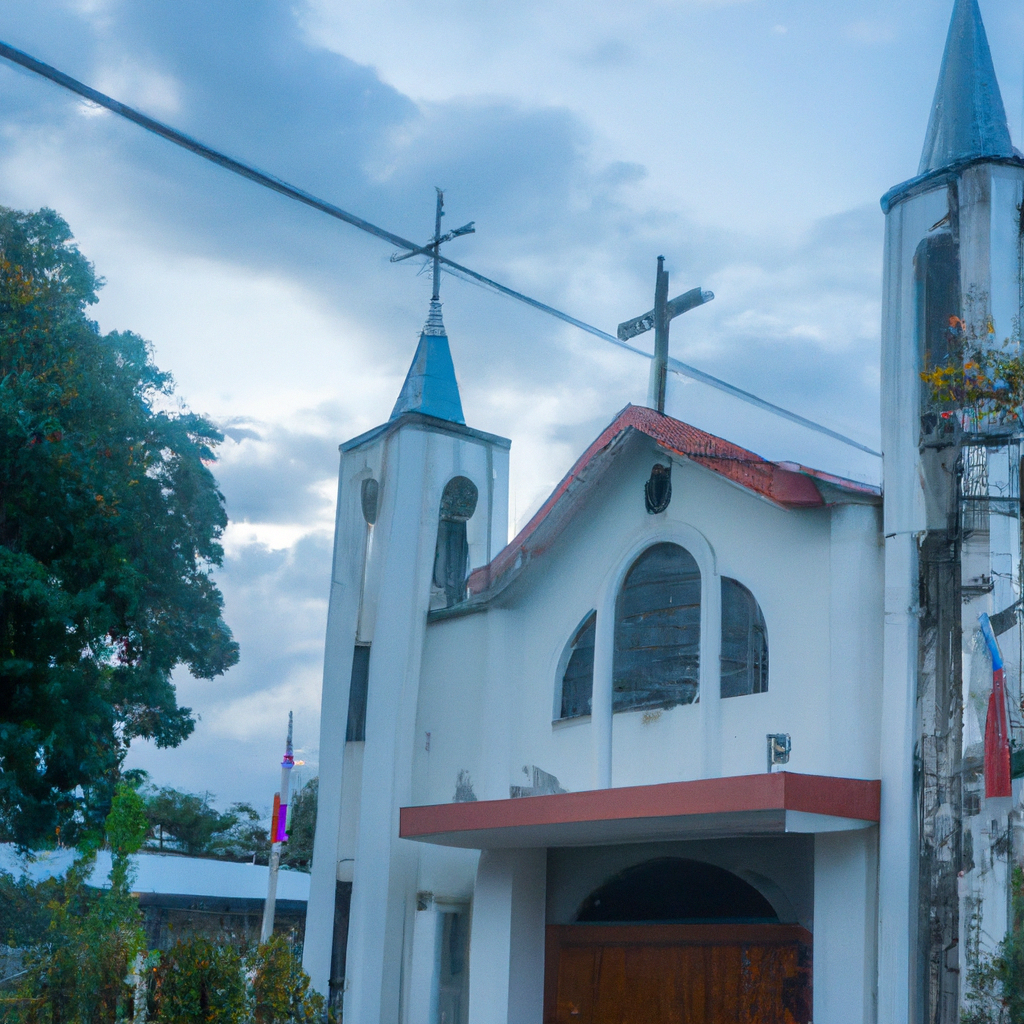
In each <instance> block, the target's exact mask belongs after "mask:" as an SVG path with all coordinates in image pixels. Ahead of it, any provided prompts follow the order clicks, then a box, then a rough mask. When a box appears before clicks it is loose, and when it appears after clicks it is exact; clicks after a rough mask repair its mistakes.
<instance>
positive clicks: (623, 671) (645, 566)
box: [612, 544, 700, 711]
mask: <svg viewBox="0 0 1024 1024" xmlns="http://www.w3.org/2000/svg"><path fill="white" fill-rule="evenodd" d="M699 673H700V569H699V568H698V567H697V563H696V561H695V560H694V558H693V555H691V554H690V552H689V551H687V550H686V549H685V548H681V547H679V545H678V544H655V545H654V546H653V547H649V548H648V549H647V550H646V551H645V552H644V553H643V554H642V555H640V557H639V558H638V559H637V560H636V561H635V562H634V563H633V565H632V568H630V570H629V572H628V573H627V574H626V578H625V580H624V581H623V584H622V590H621V591H620V592H619V595H618V598H617V599H616V602H615V661H614V669H613V676H614V682H613V694H612V707H613V709H614V710H615V711H626V710H628V709H630V708H645V707H672V706H673V705H675V704H692V703H693V701H695V700H696V699H697V692H698V686H699Z"/></svg>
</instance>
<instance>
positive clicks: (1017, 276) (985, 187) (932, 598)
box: [878, 0, 1024, 1024]
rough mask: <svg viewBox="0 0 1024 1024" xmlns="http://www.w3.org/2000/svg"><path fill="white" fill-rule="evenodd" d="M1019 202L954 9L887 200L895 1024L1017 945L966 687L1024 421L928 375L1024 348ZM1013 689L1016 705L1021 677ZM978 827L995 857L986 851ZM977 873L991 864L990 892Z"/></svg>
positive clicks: (886, 762) (1002, 570) (887, 706)
mask: <svg viewBox="0 0 1024 1024" xmlns="http://www.w3.org/2000/svg"><path fill="white" fill-rule="evenodd" d="M1022 199H1024V160H1022V158H1021V154H1020V153H1019V152H1018V151H1016V150H1015V149H1014V148H1013V146H1012V144H1011V141H1010V133H1009V129H1008V127H1007V122H1006V114H1005V111H1004V109H1003V103H1002V98H1001V96H1000V93H999V86H998V84H997V82H996V76H995V71H994V68H993V64H992V57H991V54H990V51H989V46H988V41H987V39H986V36H985V28H984V25H983V24H982V20H981V13H980V10H979V8H978V3H977V0H956V2H955V5H954V8H953V16H952V21H951V23H950V27H949V35H948V38H947V40H946V48H945V52H944V55H943V58H942V65H941V70H940V72H939V81H938V85H937V87H936V90H935V98H934V101H933V104H932V110H931V116H930V120H929V123H928V129H927V132H926V136H925V143H924V150H923V152H922V155H921V163H920V166H919V168H918V173H917V176H916V177H914V178H911V179H910V180H909V181H906V182H904V183H903V184H901V185H898V186H896V187H895V188H893V189H891V190H890V191H889V192H887V193H886V195H885V196H884V197H883V198H882V209H883V211H884V213H885V220H886V226H885V257H884V284H883V301H882V310H883V312H882V401H881V414H882V441H883V445H882V447H883V452H884V469H883V472H884V491H885V526H884V533H885V646H884V688H883V708H882V818H881V829H880V850H879V856H880V860H879V886H880V888H879V922H880V923H879V949H878V959H879V986H878V1019H879V1021H880V1022H886V1024H888V1022H893V1024H895V1022H897V1021H911V1022H923V1021H925V1020H927V1021H941V1022H944V1024H953V1022H956V1021H959V1020H960V1005H961V1002H962V1000H963V998H964V996H965V992H964V989H963V986H964V985H965V984H966V979H967V977H968V972H967V968H968V967H969V963H968V962H967V956H968V950H967V949H965V948H961V947H962V946H965V945H967V944H969V943H970V941H971V939H970V936H969V933H970V928H969V927H968V918H970V919H971V920H978V919H979V918H977V917H976V915H977V914H981V918H980V920H983V922H984V930H985V931H986V932H987V933H988V934H990V935H992V936H998V937H999V938H1001V937H1002V935H1003V934H1004V933H1005V929H1006V898H1007V892H1006V887H1005V884H1006V880H1005V878H1004V877H1003V876H1005V871H1006V869H1007V868H1008V864H1007V863H1006V861H1007V859H1008V856H1009V855H1008V854H1005V853H1003V854H1000V853H999V851H998V850H997V849H996V847H997V846H998V842H996V843H995V846H993V845H992V843H991V842H990V838H993V837H996V832H1000V830H1002V832H1001V833H1000V834H1003V835H1005V834H1006V829H1007V827H1008V825H1007V814H1008V811H1009V801H1006V800H1004V801H1003V802H1002V803H1000V802H999V801H998V800H995V801H992V800H987V799H986V798H985V797H984V796H980V797H979V795H978V792H977V789H978V786H980V782H979V783H976V782H975V781H972V780H976V779H977V777H978V771H979V768H978V763H977V758H978V756H979V752H978V750H977V749H975V747H972V746H971V743H972V742H973V741H972V738H971V737H972V735H973V734H972V732H971V729H972V728H973V727H975V726H976V725H977V723H973V725H972V720H971V715H973V714H974V713H975V712H974V708H973V705H972V703H971V695H972V694H973V690H972V689H971V687H973V686H974V685H975V684H974V682H973V680H975V679H976V678H979V677H978V666H979V665H980V664H981V659H983V658H984V657H985V655H984V652H983V649H980V650H979V648H978V645H977V638H976V634H977V632H978V614H979V613H980V612H982V611H984V612H986V613H988V614H993V613H995V612H998V611H1000V610H1002V609H1003V608H1005V607H1007V606H1008V605H1011V604H1013V602H1014V601H1015V600H1016V598H1017V597H1019V593H1020V591H1019V582H1020V581H1019V562H1020V530H1019V525H1020V524H1019V518H1018V517H1019V514H1020V507H1019V490H1017V487H1018V485H1017V484H1015V483H1013V480H1014V478H1016V479H1017V480H1018V481H1019V475H1018V470H1019V451H1020V447H1019V434H1020V431H1019V424H1018V425H1016V426H1014V425H1013V424H1010V423H1007V422H1006V421H1005V419H1003V420H1002V421H997V419H998V418H997V419H993V418H992V417H986V416H985V415H982V416H981V417H980V419H979V417H978V415H977V409H974V410H972V409H969V408H967V407H965V406H964V405H963V404H961V405H959V406H958V405H957V403H956V402H951V401H945V400H942V399H941V396H939V395H938V394H937V393H936V392H935V391H934V389H932V388H931V387H930V386H929V385H928V384H927V383H926V382H925V381H923V380H922V373H926V372H928V371H931V370H934V369H936V368H941V367H949V368H952V369H954V370H955V369H956V368H958V367H959V369H960V370H962V369H963V367H964V363H965V360H966V361H968V362H969V361H970V359H971V353H972V352H978V351H990V350H991V349H992V348H993V346H1002V345H1004V344H1005V345H1006V346H1007V350H1008V351H1016V350H1017V349H1018V348H1019V346H1020V341H1021V336H1020V335H1021V296H1022V279H1021V216H1022V215H1021V203H1022ZM992 486H999V487H1002V493H1003V495H1004V497H1010V496H1011V494H1015V495H1018V498H1017V500H1016V504H1015V503H1014V502H1013V501H1003V502H1002V504H999V502H997V501H995V500H994V499H993V498H992V494H994V493H995V492H994V491H991V490H990V487H992ZM1011 523H1012V526H1011V525H1010V524H1011ZM1006 639H1008V638H1006ZM1014 645H1015V646H1016V633H1014ZM986 664H987V662H986ZM972 666H973V668H972ZM986 671H988V673H989V678H991V669H990V668H989V669H987V670H986ZM1009 675H1010V673H1009V672H1008V676H1009ZM982 677H983V676H982ZM965 678H966V682H965ZM989 685H991V682H990V683H989ZM1016 687H1017V689H1016V691H1012V692H1016V694H1017V698H1019V665H1018V666H1017V667H1016ZM965 690H966V691H969V699H968V701H967V704H966V706H965V702H964V693H965ZM1011 690H1012V688H1011ZM984 724H985V723H984V721H982V722H981V728H982V730H984ZM980 819H984V820H985V840H984V845H985V847H986V849H985V850H984V851H982V850H980V849H979V848H978V846H977V844H976V843H975V842H974V840H975V839H977V840H978V842H980V841H981V833H980V831H979V830H978V829H977V828H976V826H977V825H978V823H979V821H980ZM993 821H995V822H997V823H1001V824H997V827H996V829H995V832H993V831H992V826H991V822H993ZM975 833H977V834H975ZM990 846H992V849H989V847H990ZM993 850H995V853H993ZM972 851H973V852H972ZM1000 856H1001V857H1002V860H1003V862H1004V866H1003V868H1001V869H996V867H995V862H996V861H998V860H999V857H1000ZM993 857H995V861H994V860H993ZM982 862H985V863H988V864H989V865H992V869H991V870H988V871H987V874H985V877H984V879H982V874H983V872H982V870H981V865H982ZM1000 872H1002V874H1000ZM997 876H998V877H997ZM970 901H973V902H970ZM972 915H975V916H972ZM965 936H967V942H966V943H965V942H964V937H965ZM995 941H998V938H997V939H996V940H995Z"/></svg>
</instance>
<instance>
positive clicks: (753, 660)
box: [722, 576, 768, 697]
mask: <svg viewBox="0 0 1024 1024" xmlns="http://www.w3.org/2000/svg"><path fill="white" fill-rule="evenodd" d="M767 690H768V629H767V627H766V626H765V624H764V615H763V614H762V613H761V606H760V605H759V604H758V603H757V601H756V600H755V599H754V595H753V594H751V592H750V591H749V590H747V588H746V587H745V586H743V584H742V583H738V582H737V581H736V580H731V579H729V578H728V577H725V576H723V577H722V696H723V697H742V696H744V695H745V694H748V693H766V692H767Z"/></svg>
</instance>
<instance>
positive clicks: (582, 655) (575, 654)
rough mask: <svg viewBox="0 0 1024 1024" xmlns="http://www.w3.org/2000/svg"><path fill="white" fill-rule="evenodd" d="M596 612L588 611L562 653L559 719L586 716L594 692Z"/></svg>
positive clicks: (588, 712)
mask: <svg viewBox="0 0 1024 1024" xmlns="http://www.w3.org/2000/svg"><path fill="white" fill-rule="evenodd" d="M596 631H597V613H596V612H591V613H590V614H589V615H588V616H587V617H586V618H585V619H584V620H583V622H582V623H581V624H580V625H579V626H578V627H577V629H576V632H575V633H573V635H572V638H571V639H570V640H569V642H568V643H567V644H566V645H565V651H564V652H563V654H562V664H563V665H564V666H565V667H564V670H563V672H562V694H561V698H560V700H559V708H558V717H559V718H579V717H580V716H581V715H589V714H590V702H591V698H592V697H593V693H594V636H595V633H596Z"/></svg>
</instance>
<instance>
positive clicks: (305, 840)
mask: <svg viewBox="0 0 1024 1024" xmlns="http://www.w3.org/2000/svg"><path fill="white" fill-rule="evenodd" d="M319 785H320V779H319V778H318V777H316V778H312V779H310V780H309V782H307V783H306V784H305V785H304V786H303V787H302V789H300V790H299V791H298V792H297V793H296V794H295V795H294V796H293V797H292V805H291V809H290V811H289V814H290V817H291V821H290V822H289V825H288V842H287V843H285V844H284V846H283V847H282V849H281V863H282V864H283V865H284V866H286V867H289V868H299V869H300V870H301V871H309V870H310V867H311V865H312V863H313V836H314V834H315V833H316V798H317V791H318V788H319Z"/></svg>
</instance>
